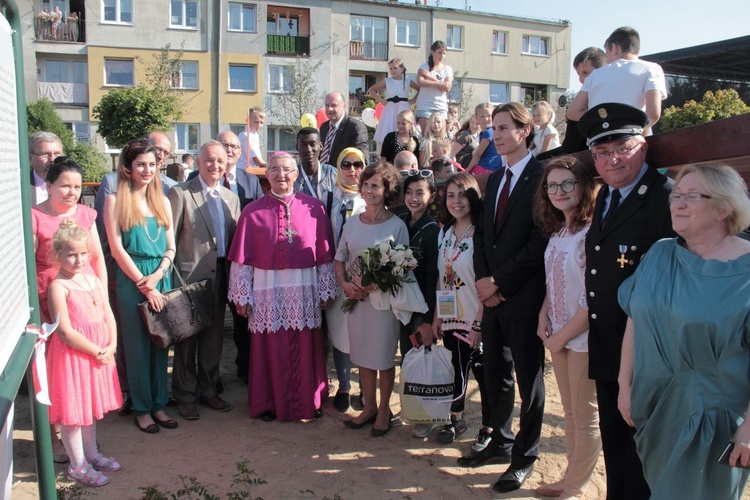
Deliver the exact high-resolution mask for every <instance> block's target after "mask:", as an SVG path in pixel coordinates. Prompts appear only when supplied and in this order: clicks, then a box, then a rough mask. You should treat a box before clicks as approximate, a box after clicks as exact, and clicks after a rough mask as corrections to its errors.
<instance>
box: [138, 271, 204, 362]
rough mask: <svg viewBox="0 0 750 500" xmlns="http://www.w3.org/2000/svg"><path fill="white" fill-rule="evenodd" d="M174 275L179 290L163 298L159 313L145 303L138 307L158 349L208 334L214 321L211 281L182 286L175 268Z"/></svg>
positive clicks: (171, 291)
mask: <svg viewBox="0 0 750 500" xmlns="http://www.w3.org/2000/svg"><path fill="white" fill-rule="evenodd" d="M174 274H175V275H176V276H177V278H178V279H179V280H180V284H181V285H182V286H181V287H180V288H174V289H172V290H170V291H168V292H166V293H165V294H164V307H163V308H162V310H161V311H159V312H156V311H154V310H153V309H151V307H150V306H149V303H148V300H144V301H143V302H141V303H139V304H138V313H139V314H140V315H141V318H142V319H143V323H144V325H146V330H147V331H148V335H149V337H151V342H153V343H154V344H155V345H156V346H157V347H160V348H162V349H166V348H168V347H169V346H171V345H174V344H176V343H178V342H180V341H183V340H185V339H187V338H190V337H192V336H193V335H197V334H199V333H201V332H204V331H206V330H208V329H209V328H211V327H213V326H214V323H215V320H214V318H215V317H216V315H215V312H214V309H215V307H214V303H215V302H216V300H215V297H214V293H213V290H212V288H211V280H210V279H204V280H200V281H196V282H195V283H190V284H185V280H183V279H182V276H181V275H180V272H179V271H178V270H177V268H174Z"/></svg>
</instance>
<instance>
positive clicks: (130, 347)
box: [104, 139, 177, 434]
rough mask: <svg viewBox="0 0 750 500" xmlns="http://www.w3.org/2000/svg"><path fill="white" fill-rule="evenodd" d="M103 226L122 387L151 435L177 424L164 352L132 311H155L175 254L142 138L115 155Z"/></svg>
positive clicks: (167, 211) (152, 152)
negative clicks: (118, 328) (113, 265)
mask: <svg viewBox="0 0 750 500" xmlns="http://www.w3.org/2000/svg"><path fill="white" fill-rule="evenodd" d="M104 222H105V227H106V229H107V237H108V238H109V242H110V247H111V251H112V257H114V259H115V260H116V261H117V265H118V268H117V274H116V291H117V294H116V295H117V308H118V310H119V311H120V321H122V322H123V324H122V331H123V347H124V349H125V362H126V365H127V371H128V383H129V384H130V393H131V397H132V398H133V410H134V411H135V414H136V419H135V425H136V426H137V427H138V428H139V429H140V430H141V431H143V432H147V433H149V434H154V433H156V432H159V427H164V428H167V429H174V428H175V427H177V422H176V421H175V420H173V419H171V418H170V417H169V416H168V415H167V414H166V413H165V412H164V407H165V406H166V404H167V399H168V394H167V350H166V349H160V348H158V347H156V346H155V345H154V344H153V343H152V342H151V340H150V339H149V336H148V332H147V331H146V328H145V326H144V324H143V320H141V318H140V316H139V314H138V311H137V306H138V303H139V302H142V301H144V300H148V302H149V304H150V306H151V307H152V308H153V309H154V310H156V311H159V310H161V308H162V307H163V306H164V296H163V295H162V292H165V291H167V290H169V289H170V288H171V283H170V275H169V268H170V265H171V263H172V259H174V255H175V242H174V232H173V226H172V211H171V208H170V204H169V201H168V200H167V197H166V196H164V194H163V191H162V187H161V181H160V179H159V175H158V170H157V167H156V148H155V147H154V145H153V143H152V142H151V141H149V140H147V139H138V140H134V141H130V142H129V143H128V144H127V145H126V146H125V147H124V148H123V149H122V154H121V155H120V164H119V166H118V169H117V192H115V193H112V194H110V195H108V196H107V199H106V201H105V203H104Z"/></svg>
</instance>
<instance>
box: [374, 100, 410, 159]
mask: <svg viewBox="0 0 750 500" xmlns="http://www.w3.org/2000/svg"><path fill="white" fill-rule="evenodd" d="M378 125H380V122H379V123H378ZM401 151H410V152H412V153H414V154H415V155H416V154H418V153H419V139H417V137H416V136H415V135H414V113H412V112H411V109H405V110H404V111H401V112H400V113H399V114H398V116H397V117H396V131H395V132H389V133H388V134H387V135H386V136H385V139H383V147H382V148H381V149H380V158H381V159H382V160H384V161H387V162H388V163H393V160H394V158H396V155H397V154H399V153H400V152H401Z"/></svg>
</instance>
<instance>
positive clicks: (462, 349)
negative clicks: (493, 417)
mask: <svg viewBox="0 0 750 500" xmlns="http://www.w3.org/2000/svg"><path fill="white" fill-rule="evenodd" d="M455 331H456V330H447V331H445V332H443V345H444V346H445V347H446V349H448V350H450V352H451V355H452V357H451V362H452V363H453V371H454V373H455V377H454V379H453V387H454V389H453V397H454V398H458V399H456V401H454V402H453V403H451V411H452V412H454V413H460V412H463V411H464V407H465V402H466V386H467V385H468V383H469V370H471V372H472V373H473V374H474V379H476V381H477V384H478V385H479V395H480V397H481V399H482V426H484V427H490V426H491V425H492V424H491V423H490V408H489V401H488V400H487V383H486V382H485V380H484V353H483V351H480V350H479V349H472V348H471V346H470V345H469V344H467V343H466V342H464V341H463V340H459V339H458V338H457V337H456V336H455V335H453V333H454V332H455ZM458 333H461V334H464V335H466V336H467V337H468V336H469V332H464V331H459V332H458ZM459 396H460V397H459Z"/></svg>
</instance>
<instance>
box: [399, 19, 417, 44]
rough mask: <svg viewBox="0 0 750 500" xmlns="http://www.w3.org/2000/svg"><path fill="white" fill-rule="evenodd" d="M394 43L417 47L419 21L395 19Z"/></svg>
mask: <svg viewBox="0 0 750 500" xmlns="http://www.w3.org/2000/svg"><path fill="white" fill-rule="evenodd" d="M396 45H408V46H409V47H419V21H402V20H401V19H399V20H397V21H396Z"/></svg>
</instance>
